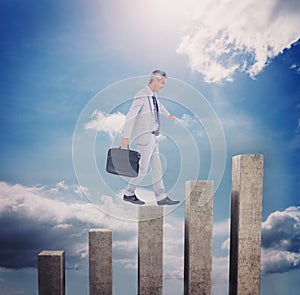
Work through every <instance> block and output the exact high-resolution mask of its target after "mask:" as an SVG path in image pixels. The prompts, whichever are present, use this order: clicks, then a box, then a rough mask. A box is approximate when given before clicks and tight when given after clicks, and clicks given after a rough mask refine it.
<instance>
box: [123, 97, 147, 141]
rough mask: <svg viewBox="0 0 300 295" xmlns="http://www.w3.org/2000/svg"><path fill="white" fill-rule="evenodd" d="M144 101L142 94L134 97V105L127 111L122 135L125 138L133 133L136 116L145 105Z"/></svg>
mask: <svg viewBox="0 0 300 295" xmlns="http://www.w3.org/2000/svg"><path fill="white" fill-rule="evenodd" d="M143 103H144V99H143V97H141V96H136V97H134V99H133V102H132V105H131V107H130V109H129V111H128V113H127V116H126V120H125V124H124V128H123V132H122V136H123V137H124V138H130V137H131V133H132V129H133V126H134V124H135V121H136V117H137V115H138V113H139V112H140V110H141V108H142V106H143Z"/></svg>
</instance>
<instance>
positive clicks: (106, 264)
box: [89, 228, 112, 295]
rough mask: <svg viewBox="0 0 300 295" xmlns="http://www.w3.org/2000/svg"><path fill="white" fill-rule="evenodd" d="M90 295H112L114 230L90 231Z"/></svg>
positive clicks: (100, 229) (98, 229)
mask: <svg viewBox="0 0 300 295" xmlns="http://www.w3.org/2000/svg"><path fill="white" fill-rule="evenodd" d="M89 282H90V295H100V294H101V295H111V294H112V230H111V229H102V228H93V229H90V230H89Z"/></svg>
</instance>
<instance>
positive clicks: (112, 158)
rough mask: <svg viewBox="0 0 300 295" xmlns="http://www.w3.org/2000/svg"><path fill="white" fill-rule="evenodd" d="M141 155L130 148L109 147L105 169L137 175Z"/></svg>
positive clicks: (121, 173) (110, 171) (130, 175)
mask: <svg viewBox="0 0 300 295" xmlns="http://www.w3.org/2000/svg"><path fill="white" fill-rule="evenodd" d="M140 158H141V155H140V153H139V152H137V151H133V150H130V149H121V148H111V149H109V150H108V152H107V161H106V171H107V172H108V173H112V174H117V175H122V176H128V177H137V176H138V173H139V160H140Z"/></svg>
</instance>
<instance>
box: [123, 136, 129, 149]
mask: <svg viewBox="0 0 300 295" xmlns="http://www.w3.org/2000/svg"><path fill="white" fill-rule="evenodd" d="M121 148H122V149H128V148H129V138H126V137H122V139H121Z"/></svg>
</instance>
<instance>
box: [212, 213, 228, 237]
mask: <svg viewBox="0 0 300 295" xmlns="http://www.w3.org/2000/svg"><path fill="white" fill-rule="evenodd" d="M229 230H230V219H229V218H228V219H226V220H224V221H220V222H216V223H214V231H213V233H214V237H221V236H229Z"/></svg>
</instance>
